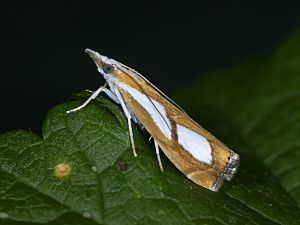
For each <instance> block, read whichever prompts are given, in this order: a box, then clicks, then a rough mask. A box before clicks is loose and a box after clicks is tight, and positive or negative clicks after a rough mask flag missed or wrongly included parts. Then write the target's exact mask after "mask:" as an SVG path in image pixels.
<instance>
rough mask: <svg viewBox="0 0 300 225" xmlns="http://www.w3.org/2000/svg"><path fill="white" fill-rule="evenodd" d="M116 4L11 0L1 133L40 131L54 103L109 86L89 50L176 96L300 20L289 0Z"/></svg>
mask: <svg viewBox="0 0 300 225" xmlns="http://www.w3.org/2000/svg"><path fill="white" fill-rule="evenodd" d="M107 2H109V1H98V3H97V4H90V5H88V4H83V3H81V2H79V1H72V2H68V3H65V2H63V1H61V2H59V3H53V2H52V1H48V2H46V1H42V2H41V3H38V4H32V5H30V4H28V2H26V3H23V4H20V3H18V4H17V3H15V5H9V6H4V5H2V7H1V11H2V12H1V35H0V37H1V46H2V47H1V61H0V62H1V76H0V91H1V93H0V95H1V114H0V124H1V125H0V132H4V131H8V130H13V129H17V128H22V129H31V130H33V131H37V132H40V129H41V125H42V121H43V119H44V117H45V116H46V114H47V112H48V111H49V110H50V109H51V108H52V107H53V106H55V105H57V104H60V103H63V102H65V101H67V99H68V97H69V96H70V94H71V93H72V92H75V91H78V90H82V89H91V90H95V89H96V88H97V87H98V86H100V85H102V84H103V83H104V80H103V78H102V77H101V76H100V74H99V73H97V71H96V67H95V66H94V64H93V63H92V62H91V60H90V59H89V57H87V55H85V53H84V49H85V48H87V47H89V48H91V49H94V50H97V51H99V52H100V53H101V54H104V55H107V56H109V57H112V58H114V59H116V60H118V61H121V62H122V63H124V64H126V65H128V66H131V67H133V68H135V69H136V70H138V71H140V72H141V73H142V74H144V75H145V76H146V77H147V78H148V79H149V80H150V81H152V82H153V83H154V84H155V85H156V86H157V87H159V88H160V89H161V90H163V91H165V92H166V93H167V94H169V95H171V93H172V89H174V88H179V87H181V86H184V85H188V84H189V83H191V82H192V81H193V80H194V79H195V78H197V77H199V76H201V75H203V74H205V72H207V71H210V70H212V69H218V68H227V67H231V66H234V65H235V64H238V63H239V62H241V61H243V60H245V59H247V58H249V57H254V56H257V55H269V54H271V53H272V52H273V51H274V49H276V46H277V45H278V44H279V43H281V42H282V41H284V40H285V39H286V38H287V37H288V36H289V35H290V34H292V33H293V31H294V30H296V29H297V28H298V27H299V25H300V13H299V12H300V7H295V6H291V5H290V4H288V3H287V2H286V3H285V5H284V6H282V5H276V6H275V5H266V6H262V5H261V4H257V5H241V4H236V3H235V4H233V3H232V4H229V3H226V4H225V3H223V1H213V2H212V3H211V4H203V3H202V4H201V5H190V4H187V3H186V2H180V4H178V5H176V4H175V3H173V4H172V5H167V4H166V5H157V4H156V3H154V2H153V1H152V2H151V1H150V2H149V3H148V4H145V3H142V4H141V3H140V4H132V5H129V4H125V3H123V4H122V5H120V4H115V5H114V4H111V3H110V4H108V3H107ZM224 2H225V1H224ZM273 4H274V3H273ZM200 97H201V96H200Z"/></svg>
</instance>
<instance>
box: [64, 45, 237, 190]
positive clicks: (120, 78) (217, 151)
mask: <svg viewBox="0 0 300 225" xmlns="http://www.w3.org/2000/svg"><path fill="white" fill-rule="evenodd" d="M85 52H86V53H87V54H88V55H89V56H90V57H91V58H92V59H93V61H94V63H95V64H96V66H97V68H98V71H99V72H100V74H102V76H103V77H104V78H105V80H106V83H105V84H104V85H103V86H101V87H99V88H98V89H97V90H96V91H95V92H94V93H93V94H92V95H91V96H90V97H89V98H88V99H87V100H86V102H84V103H83V104H82V105H80V106H79V107H77V108H75V109H71V110H69V111H67V113H71V112H75V111H78V110H80V109H82V108H84V107H85V106H86V105H87V104H88V103H89V102H90V101H91V100H93V99H95V98H96V97H97V96H98V95H99V94H100V93H101V92H104V93H105V94H106V95H107V96H108V97H109V98H111V99H112V100H113V101H114V102H116V103H117V104H120V105H121V108H122V110H123V111H124V114H125V116H126V118H127V122H128V129H129V137H130V142H131V146H132V151H133V155H134V156H137V153H136V148H135V144H134V137H133V132H132V124H131V121H133V122H135V123H137V124H139V125H141V126H142V127H144V128H145V129H146V130H147V131H148V132H149V134H150V135H151V138H153V140H154V146H155V150H156V155H157V161H158V165H159V167H160V170H161V171H163V166H162V162H161V159H160V153H159V149H161V150H162V151H163V152H164V154H165V155H166V156H167V157H168V158H169V159H170V161H171V162H172V163H173V164H174V165H175V166H176V167H177V168H178V169H179V170H180V171H181V172H182V173H183V174H184V175H185V176H186V177H188V178H189V179H191V180H192V181H193V182H195V183H196V184H198V185H201V186H203V187H205V188H207V189H209V190H212V191H218V190H219V189H220V187H221V186H222V184H223V181H224V180H228V181H229V180H231V179H232V177H233V176H234V174H235V173H236V170H237V168H238V165H239V155H238V154H237V153H235V152H233V151H232V150H230V149H229V148H228V147H227V146H226V145H224V144H223V143H222V142H221V141H219V140H218V139H217V138H215V137H214V136H213V135H212V134H210V133H209V132H208V131H206V130H205V129H204V128H203V127H201V126H200V125H199V124H198V123H196V122H195V121H194V120H193V119H192V118H190V117H189V116H188V115H187V114H186V113H185V112H184V111H183V110H182V109H181V108H180V107H179V106H178V105H177V104H176V103H175V102H173V101H172V100H171V99H170V98H168V97H167V96H166V95H165V94H164V93H163V92H161V91H160V90H159V89H158V88H156V87H155V86H154V85H153V84H152V83H150V82H149V81H148V80H147V79H146V78H145V77H143V76H142V75H141V74H140V73H138V72H137V71H135V70H134V69H132V68H130V67H128V66H125V65H124V64H122V63H120V62H118V61H116V60H114V59H111V58H108V57H106V56H103V55H100V54H99V53H97V52H95V51H93V50H90V49H86V50H85Z"/></svg>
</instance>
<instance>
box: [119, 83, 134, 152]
mask: <svg viewBox="0 0 300 225" xmlns="http://www.w3.org/2000/svg"><path fill="white" fill-rule="evenodd" d="M114 92H115V93H116V97H117V98H118V100H119V102H120V104H121V106H122V109H123V111H124V113H125V116H126V118H127V122H128V131H129V137H130V143H131V147H132V152H133V155H134V157H136V156H137V154H136V150H135V144H134V139H133V131H132V124H131V119H132V116H131V114H130V112H129V110H128V109H127V107H126V105H125V102H124V100H123V98H122V96H121V94H120V92H119V90H118V89H117V88H114Z"/></svg>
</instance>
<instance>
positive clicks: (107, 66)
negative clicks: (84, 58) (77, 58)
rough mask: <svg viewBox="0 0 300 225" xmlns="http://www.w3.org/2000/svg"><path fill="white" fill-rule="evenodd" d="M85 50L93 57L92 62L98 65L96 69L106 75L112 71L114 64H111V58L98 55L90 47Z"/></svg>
mask: <svg viewBox="0 0 300 225" xmlns="http://www.w3.org/2000/svg"><path fill="white" fill-rule="evenodd" d="M85 52H86V53H87V54H88V55H89V56H90V57H91V58H92V59H93V61H94V63H95V64H96V65H97V67H98V71H99V72H100V73H101V74H102V75H104V76H106V75H109V74H111V73H113V72H114V70H115V66H114V65H113V60H112V59H109V58H107V57H106V56H104V55H100V54H99V53H98V52H95V51H93V50H91V49H88V48H87V49H86V50H85Z"/></svg>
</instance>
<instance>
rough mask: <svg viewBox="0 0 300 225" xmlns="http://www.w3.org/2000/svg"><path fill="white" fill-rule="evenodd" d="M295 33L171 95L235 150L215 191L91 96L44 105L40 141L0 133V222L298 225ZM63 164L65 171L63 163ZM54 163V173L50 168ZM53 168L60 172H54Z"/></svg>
mask: <svg viewBox="0 0 300 225" xmlns="http://www.w3.org/2000/svg"><path fill="white" fill-rule="evenodd" d="M299 42H300V35H299V34H297V35H295V37H293V38H292V39H291V40H290V41H289V42H287V43H286V44H285V45H283V46H282V47H281V48H280V49H279V50H278V52H277V53H276V55H275V57H274V58H273V59H272V60H265V59H264V60H262V59H260V60H257V61H252V62H249V63H245V64H243V65H241V66H239V67H237V68H235V69H232V70H230V71H217V72H215V73H214V74H212V75H211V76H207V78H205V79H202V80H201V81H200V82H199V83H198V84H195V85H194V86H193V87H190V88H188V89H186V90H180V93H185V94H184V95H182V96H181V94H178V99H179V103H181V105H182V106H184V108H185V109H186V111H187V112H190V113H191V115H192V117H194V118H195V119H196V120H197V121H198V122H200V124H203V125H204V127H206V128H207V129H208V130H210V131H212V132H213V133H215V134H216V136H217V137H219V138H220V139H221V140H222V141H223V142H225V143H226V144H227V145H229V146H230V147H231V148H232V149H234V150H235V151H236V152H238V153H240V154H241V165H240V168H239V170H238V173H237V175H236V177H235V178H234V179H233V180H232V181H231V182H227V183H226V184H225V185H224V186H223V187H222V189H221V191H220V192H219V193H214V192H211V191H209V190H206V189H204V188H202V187H200V186H198V185H196V184H194V183H192V182H191V181H190V180H188V179H187V178H186V177H185V176H184V175H182V174H181V173H180V172H179V171H178V170H177V169H176V168H175V167H174V166H173V165H172V164H171V163H170V162H169V161H168V159H167V158H166V157H163V158H162V161H163V164H164V168H165V172H164V173H161V172H160V170H159V168H158V165H157V162H156V156H155V152H154V149H153V146H152V144H149V143H148V141H147V137H146V135H145V134H144V133H143V132H142V131H141V130H140V129H137V128H135V129H134V133H135V141H136V145H137V152H138V157H136V158H135V157H133V154H132V150H131V146H130V142H129V137H128V130H127V124H126V120H125V118H124V116H123V114H122V112H121V111H120V109H119V108H118V106H116V105H115V104H113V103H111V102H110V101H108V100H106V99H104V98H101V97H100V98H97V100H96V101H94V102H93V103H91V104H89V105H88V106H87V107H86V108H84V109H82V110H80V111H78V112H75V113H72V114H69V115H67V114H66V111H67V110H69V109H71V108H74V107H76V106H78V105H80V104H81V103H82V101H83V99H85V98H86V95H85V94H80V95H79V97H77V98H76V101H72V102H69V103H66V104H62V105H59V106H57V107H55V108H54V109H52V110H51V111H50V112H49V114H48V116H47V118H46V120H45V122H44V126H43V135H42V138H41V137H39V136H37V135H36V134H34V133H32V132H29V131H13V132H8V133H5V134H2V135H1V136H0V224H5V225H19V224H24V225H28V224H35V225H38V224H49V225H66V224H70V225H71V224H72V225H73V224H91V225H93V224H105V225H113V224H122V225H127V224H128V225H129V224H130V225H132V224H133V225H134V224H139V225H147V224H155V225H156V224H162V225H168V224H172V225H174V224H175V225H176V224H178V225H182V224H183V225H184V224H188V225H190V224H191V225H193V224H194V225H196V224H216V225H220V224H228V225H229V224H230V225H231V224H238V225H240V224H299V223H300V210H299V204H300V191H299V189H300V187H299V186H300V185H299V177H300V166H299V165H300V164H299V163H298V162H299V159H300V154H299V144H298V142H299V141H298V139H297V137H298V136H299V135H298V134H299V131H300V125H299V123H298V121H299V119H300V118H299V117H300V99H299V98H298V96H299V95H298V94H299V93H300V91H299V90H300V89H299V87H300V75H299V74H300V66H298V65H300V64H299V63H298V62H300V49H299V48H300V43H299ZM61 165H65V166H67V167H68V169H69V170H62V168H63V167H61ZM57 169H58V170H57ZM57 171H59V172H57Z"/></svg>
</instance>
